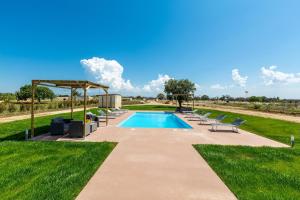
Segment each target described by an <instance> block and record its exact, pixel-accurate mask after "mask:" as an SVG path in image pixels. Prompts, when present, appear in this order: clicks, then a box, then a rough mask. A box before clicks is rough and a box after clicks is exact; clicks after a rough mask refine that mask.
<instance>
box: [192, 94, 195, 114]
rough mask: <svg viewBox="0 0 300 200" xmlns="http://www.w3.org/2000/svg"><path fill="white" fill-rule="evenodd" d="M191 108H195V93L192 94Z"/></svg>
mask: <svg viewBox="0 0 300 200" xmlns="http://www.w3.org/2000/svg"><path fill="white" fill-rule="evenodd" d="M192 97H193V110H194V108H195V95H194V94H193V96H192Z"/></svg>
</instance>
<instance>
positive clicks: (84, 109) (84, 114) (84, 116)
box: [83, 84, 86, 138]
mask: <svg viewBox="0 0 300 200" xmlns="http://www.w3.org/2000/svg"><path fill="white" fill-rule="evenodd" d="M83 101H84V103H83V138H85V134H86V133H85V126H86V84H84V87H83Z"/></svg>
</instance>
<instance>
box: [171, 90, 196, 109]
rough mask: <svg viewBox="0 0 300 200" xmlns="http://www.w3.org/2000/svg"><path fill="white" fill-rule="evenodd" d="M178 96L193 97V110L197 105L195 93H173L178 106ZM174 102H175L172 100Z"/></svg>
mask: <svg viewBox="0 0 300 200" xmlns="http://www.w3.org/2000/svg"><path fill="white" fill-rule="evenodd" d="M178 96H186V97H192V99H193V110H194V107H195V99H194V93H189V94H172V97H173V99H174V97H175V100H176V106H177V98H178ZM172 103H173V102H172Z"/></svg>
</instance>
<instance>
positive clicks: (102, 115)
mask: <svg viewBox="0 0 300 200" xmlns="http://www.w3.org/2000/svg"><path fill="white" fill-rule="evenodd" d="M98 113H99V115H98V116H97V117H98V118H99V119H105V118H106V116H107V118H108V119H116V118H117V117H118V116H116V115H112V114H109V113H108V114H106V113H105V112H103V111H102V110H98Z"/></svg>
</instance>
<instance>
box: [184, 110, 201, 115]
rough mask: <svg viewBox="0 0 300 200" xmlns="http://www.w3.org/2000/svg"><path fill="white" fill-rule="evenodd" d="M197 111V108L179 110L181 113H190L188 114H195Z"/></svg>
mask: <svg viewBox="0 0 300 200" xmlns="http://www.w3.org/2000/svg"><path fill="white" fill-rule="evenodd" d="M197 111H198V109H195V110H189V111H181V112H182V114H185V115H190V114H195V113H196V112H197Z"/></svg>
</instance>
